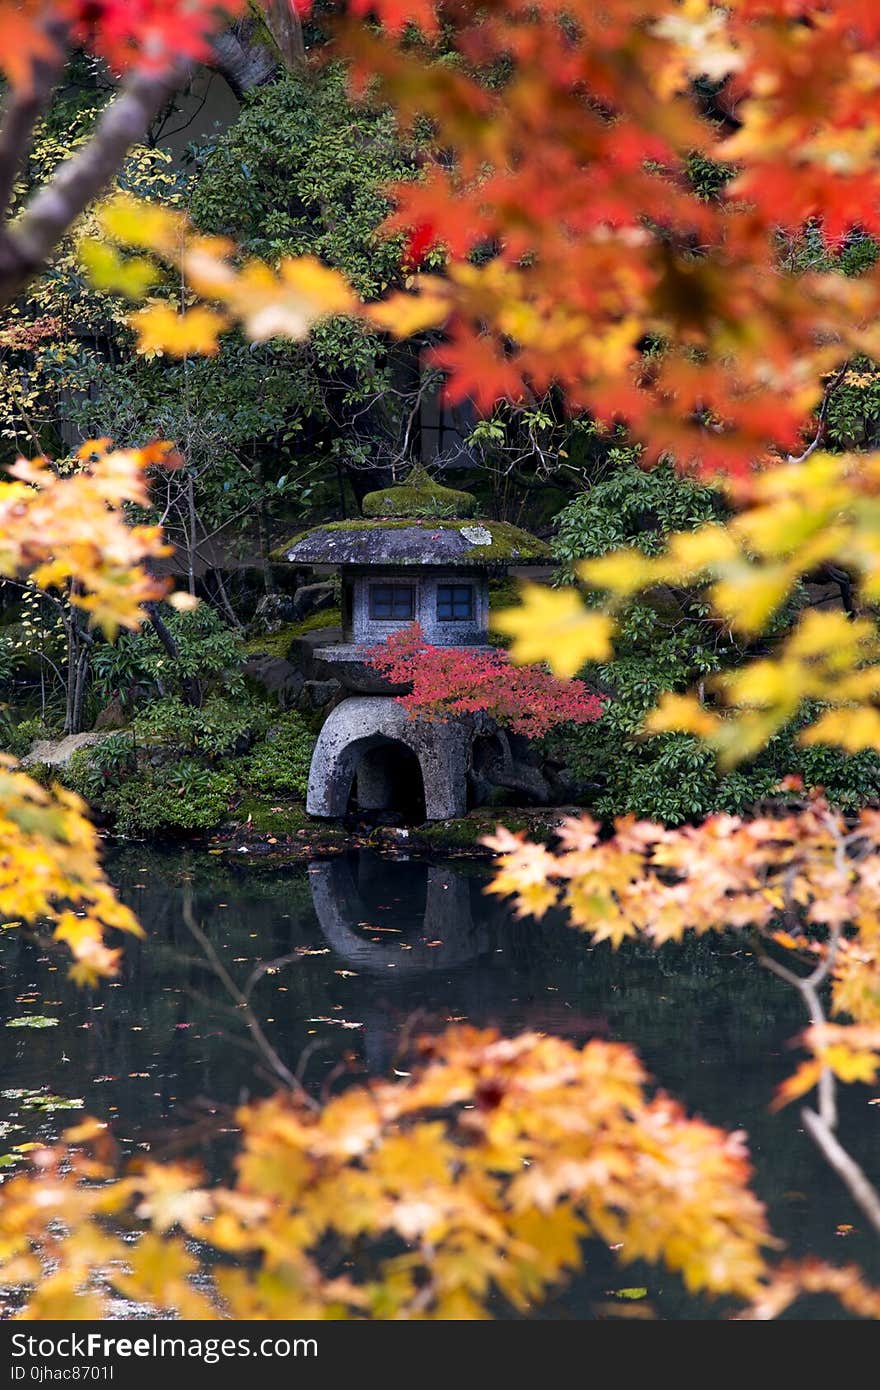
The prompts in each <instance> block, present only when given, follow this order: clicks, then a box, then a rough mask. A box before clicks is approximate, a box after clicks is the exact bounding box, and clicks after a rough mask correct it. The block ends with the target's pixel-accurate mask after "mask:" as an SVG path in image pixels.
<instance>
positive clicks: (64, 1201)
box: [0, 1027, 770, 1319]
mask: <svg viewBox="0 0 880 1390" xmlns="http://www.w3.org/2000/svg"><path fill="white" fill-rule="evenodd" d="M421 1050H422V1053H423V1060H422V1064H421V1065H420V1066H419V1067H418V1068H416V1069H415V1070H414V1072H413V1074H412V1075H411V1077H410V1078H408V1079H405V1080H402V1081H396V1082H394V1083H390V1082H378V1083H374V1084H373V1085H370V1086H360V1087H355V1088H352V1089H350V1090H347V1091H345V1092H344V1093H343V1094H342V1095H340V1096H338V1097H336V1098H334V1099H331V1100H330V1101H329V1102H327V1104H325V1105H324V1106H323V1107H322V1108H320V1109H316V1108H314V1107H313V1106H312V1105H311V1104H310V1103H309V1102H308V1101H307V1100H306V1099H305V1098H304V1097H303V1096H300V1095H296V1094H292V1095H278V1096H276V1097H274V1098H273V1099H271V1100H267V1101H263V1102H261V1103H259V1104H257V1105H253V1106H251V1107H248V1108H247V1109H245V1110H243V1111H242V1112H241V1113H240V1115H239V1123H240V1124H241V1127H242V1131H243V1141H242V1149H241V1153H240V1155H239V1159H238V1177H237V1181H236V1182H235V1184H234V1186H231V1187H223V1186H215V1187H210V1188H209V1187H204V1186H201V1185H200V1184H199V1179H198V1175H197V1174H196V1173H194V1171H193V1170H192V1169H191V1168H189V1167H188V1166H185V1165H170V1166H169V1165H160V1164H155V1163H151V1164H147V1165H145V1166H143V1167H142V1168H141V1169H140V1170H139V1171H137V1172H133V1173H130V1174H127V1175H124V1176H122V1177H118V1176H117V1174H116V1172H115V1168H114V1165H113V1163H112V1155H111V1153H110V1151H109V1141H108V1140H107V1137H106V1134H105V1132H104V1130H103V1126H101V1125H99V1124H97V1123H96V1122H94V1121H92V1122H88V1123H87V1124H86V1125H85V1126H79V1127H77V1129H75V1130H73V1131H71V1132H70V1133H69V1134H68V1135H67V1136H66V1138H67V1143H66V1144H63V1145H60V1146H58V1147H57V1148H55V1149H46V1150H42V1151H40V1152H38V1153H37V1154H35V1155H34V1156H33V1157H34V1164H35V1168H34V1171H33V1173H31V1174H24V1175H22V1176H20V1177H16V1178H13V1179H12V1180H11V1181H9V1182H8V1183H7V1184H5V1185H4V1188H3V1206H4V1226H3V1235H2V1238H0V1269H2V1271H3V1280H4V1283H25V1284H28V1285H31V1286H33V1292H32V1293H31V1294H30V1296H29V1298H28V1300H27V1303H26V1305H25V1309H24V1312H23V1316H24V1317H26V1318H40V1319H44V1318H48V1317H61V1318H81V1317H94V1316H100V1315H101V1312H102V1311H103V1309H104V1307H105V1299H106V1297H107V1295H108V1293H109V1292H110V1291H111V1290H115V1291H116V1292H117V1293H121V1294H123V1295H125V1296H126V1297H129V1298H133V1299H136V1300H138V1301H139V1302H146V1303H148V1304H150V1305H151V1306H152V1307H154V1308H157V1309H174V1310H176V1311H178V1312H179V1313H180V1314H181V1315H182V1316H183V1317H195V1318H213V1317H218V1316H232V1317H235V1318H272V1317H284V1318H291V1317H294V1318H309V1317H319V1318H324V1317H364V1316H370V1317H377V1318H475V1317H484V1316H486V1315H487V1305H488V1303H489V1300H490V1297H491V1296H492V1295H493V1293H494V1292H500V1293H501V1294H503V1295H504V1297H505V1298H506V1299H508V1300H509V1301H510V1302H511V1303H512V1304H513V1305H514V1306H515V1307H516V1308H518V1309H520V1310H525V1309H526V1308H527V1307H528V1306H529V1305H530V1304H531V1303H532V1302H534V1301H535V1300H536V1299H537V1298H539V1297H540V1296H541V1295H542V1294H543V1293H544V1292H545V1290H546V1289H547V1288H548V1286H550V1285H551V1284H554V1283H556V1282H558V1281H559V1280H560V1279H562V1278H563V1277H564V1275H565V1273H566V1272H567V1271H569V1270H570V1269H572V1268H573V1267H575V1266H576V1265H577V1264H578V1263H579V1260H580V1245H581V1241H582V1240H583V1239H584V1238H585V1237H588V1236H594V1237H598V1238H599V1239H601V1240H602V1241H603V1242H605V1243H606V1244H608V1245H613V1246H615V1247H617V1246H620V1250H619V1257H620V1258H621V1259H622V1260H623V1261H624V1262H625V1263H629V1262H631V1261H633V1260H638V1259H647V1260H650V1261H661V1262H663V1263H664V1264H666V1265H667V1267H669V1268H670V1269H673V1270H675V1271H677V1272H679V1273H680V1274H681V1276H682V1277H683V1279H684V1281H685V1283H686V1285H687V1286H688V1288H689V1289H691V1290H694V1291H697V1290H701V1291H705V1292H707V1293H710V1294H730V1295H734V1296H736V1297H738V1298H742V1299H750V1298H755V1297H757V1296H758V1294H759V1293H760V1290H761V1287H762V1280H763V1278H764V1276H765V1274H766V1270H765V1265H764V1257H763V1249H764V1247H765V1246H767V1245H768V1244H769V1243H770V1237H769V1233H768V1230H767V1226H766V1222H765V1218H764V1212H763V1208H762V1206H761V1204H760V1202H758V1200H757V1199H756V1198H755V1197H754V1195H753V1194H752V1192H751V1191H750V1189H749V1185H748V1180H749V1176H750V1165H749V1161H748V1156H747V1153H746V1149H745V1144H744V1140H743V1136H742V1135H740V1134H726V1133H725V1132H724V1131H722V1130H719V1129H716V1128H715V1127H714V1126H712V1125H708V1124H705V1123H703V1122H702V1121H700V1120H694V1119H690V1118H688V1117H687V1116H686V1115H685V1114H684V1113H683V1111H682V1110H681V1108H680V1107H679V1106H678V1105H677V1104H676V1103H675V1102H674V1101H672V1100H670V1099H669V1098H668V1097H666V1096H663V1095H658V1096H654V1097H651V1096H649V1094H648V1092H647V1090H646V1077H645V1075H644V1072H643V1071H642V1068H641V1066H640V1065H639V1062H638V1061H637V1059H636V1057H635V1056H634V1054H633V1053H632V1052H631V1051H630V1049H629V1048H627V1047H625V1046H622V1045H618V1044H610V1043H605V1042H590V1043H588V1044H587V1045H586V1046H585V1047H583V1048H577V1047H575V1046H573V1045H572V1044H571V1043H568V1042H564V1041H562V1040H560V1039H557V1038H547V1037H542V1036H540V1035H536V1034H533V1033H527V1034H523V1035H521V1036H519V1037H517V1038H513V1039H505V1038H500V1037H498V1036H497V1034H495V1033H491V1032H479V1031H477V1030H475V1029H471V1028H462V1027H460V1028H455V1029H452V1030H450V1031H449V1032H447V1033H446V1034H444V1035H443V1036H441V1037H440V1038H437V1039H434V1040H430V1041H429V1040H423V1042H422V1044H421ZM83 1144H95V1146H96V1148H95V1153H94V1154H91V1155H90V1154H87V1153H84V1152H83V1150H82V1145H83ZM108 1178H115V1179H116V1180H115V1181H111V1182H107V1181H106V1179H108ZM96 1180H100V1181H97V1182H96ZM107 1216H110V1217H111V1218H112V1223H115V1222H118V1221H119V1220H120V1219H121V1218H122V1217H123V1216H124V1217H125V1220H126V1222H131V1223H133V1224H134V1226H135V1229H136V1230H138V1231H139V1232H140V1235H139V1238H138V1239H137V1240H136V1241H134V1242H132V1241H130V1240H125V1241H123V1240H121V1239H120V1238H117V1237H114V1236H112V1235H109V1234H108V1233H107V1227H106V1225H105V1223H104V1220H103V1218H105V1217H107ZM112 1223H111V1224H112ZM334 1235H335V1236H337V1237H341V1238H342V1242H343V1246H344V1247H347V1244H348V1242H350V1241H351V1240H352V1239H357V1240H358V1241H359V1244H360V1248H361V1252H362V1256H363V1257H364V1258H362V1260H360V1261H359V1265H358V1268H359V1270H360V1271H361V1272H360V1273H356V1272H354V1270H353V1269H352V1268H351V1267H350V1266H344V1267H343V1266H340V1267H338V1268H331V1269H329V1270H328V1269H327V1268H325V1266H324V1264H322V1263H321V1261H320V1260H319V1251H320V1250H321V1249H322V1248H323V1249H324V1250H325V1251H326V1248H327V1238H328V1237H330V1236H334ZM186 1240H189V1242H190V1247H189V1249H187V1247H186V1245H185V1244H184V1242H185V1241H186ZM192 1241H197V1242H198V1243H199V1245H198V1248H199V1250H200V1252H201V1255H200V1256H199V1257H197V1256H195V1255H194V1254H193V1253H190V1252H191V1250H192ZM218 1255H219V1256H220V1257H221V1259H220V1261H219V1262H218V1260H217V1256H218ZM229 1255H232V1256H234V1257H235V1260H236V1264H235V1266H234V1267H229V1265H228V1263H226V1262H224V1260H223V1259H222V1257H223V1256H229ZM364 1270H365V1271H366V1272H363V1271H364ZM47 1271H48V1272H47ZM197 1272H198V1273H200V1274H201V1276H202V1277H201V1280H200V1281H199V1282H200V1284H201V1288H199V1289H197V1288H195V1287H194V1286H193V1283H192V1282H191V1276H192V1275H193V1274H195V1273H197Z"/></svg>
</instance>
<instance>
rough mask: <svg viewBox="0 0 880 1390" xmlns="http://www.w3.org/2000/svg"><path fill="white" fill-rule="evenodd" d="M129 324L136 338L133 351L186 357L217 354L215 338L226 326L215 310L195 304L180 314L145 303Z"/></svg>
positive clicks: (146, 354)
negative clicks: (199, 354)
mask: <svg viewBox="0 0 880 1390" xmlns="http://www.w3.org/2000/svg"><path fill="white" fill-rule="evenodd" d="M129 323H130V324H131V326H132V327H133V328H134V329H135V330H136V332H137V335H138V344H137V350H138V352H140V353H143V354H144V355H145V356H150V355H154V354H156V353H168V355H169V356H170V357H188V356H190V354H194V353H203V354H207V355H209V356H211V355H213V354H214V353H216V352H218V351H219V347H220V345H219V342H218V339H219V336H220V334H221V333H222V332H223V330H224V329H225V328H228V327H229V319H228V318H227V316H226V315H225V314H219V313H217V311H216V310H215V309H208V308H206V307H205V306H204V305H202V304H197V305H196V306H195V308H193V309H186V310H185V311H184V312H183V313H182V314H179V313H177V311H176V310H175V309H173V308H171V306H170V305H168V304H148V305H147V306H146V307H145V308H143V309H139V310H138V311H137V313H135V314H132V315H131V316H130V318H129Z"/></svg>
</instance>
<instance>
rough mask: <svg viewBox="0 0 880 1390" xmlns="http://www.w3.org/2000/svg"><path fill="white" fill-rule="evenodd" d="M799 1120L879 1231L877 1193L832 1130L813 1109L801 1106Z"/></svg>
mask: <svg viewBox="0 0 880 1390" xmlns="http://www.w3.org/2000/svg"><path fill="white" fill-rule="evenodd" d="M801 1119H802V1120H803V1122H804V1124H805V1126H806V1128H807V1130H808V1131H809V1133H810V1136H811V1138H812V1139H813V1141H814V1142H815V1144H816V1145H817V1147H818V1149H819V1151H820V1152H821V1154H822V1156H823V1157H824V1158H825V1159H826V1160H827V1162H828V1163H829V1164H830V1165H831V1167H832V1168H833V1169H834V1171H835V1173H837V1175H838V1177H839V1178H841V1179H842V1180H843V1183H844V1186H845V1187H846V1189H847V1191H848V1192H849V1194H850V1196H851V1197H852V1199H853V1201H854V1202H855V1203H856V1205H857V1206H858V1207H859V1208H860V1209H861V1211H862V1212H863V1213H864V1215H865V1216H866V1217H867V1219H868V1220H869V1221H870V1223H871V1225H872V1226H873V1227H874V1230H875V1231H877V1232H878V1234H880V1193H878V1192H877V1190H876V1188H874V1187H873V1186H872V1185H871V1183H870V1182H869V1181H868V1179H867V1178H866V1177H865V1174H864V1173H863V1172H862V1170H861V1168H860V1167H859V1165H858V1164H857V1163H856V1161H855V1159H854V1158H853V1157H852V1156H851V1155H850V1154H848V1153H847V1151H846V1149H845V1148H844V1147H843V1145H842V1144H841V1143H840V1142H839V1140H838V1139H837V1136H836V1135H835V1134H834V1132H833V1131H832V1129H831V1128H830V1127H829V1126H828V1125H827V1124H826V1123H825V1121H824V1120H823V1119H821V1117H820V1116H819V1115H817V1114H816V1112H815V1110H810V1109H808V1108H807V1107H806V1106H805V1107H804V1109H803V1110H802V1111H801Z"/></svg>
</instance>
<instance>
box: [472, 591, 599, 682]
mask: <svg viewBox="0 0 880 1390" xmlns="http://www.w3.org/2000/svg"><path fill="white" fill-rule="evenodd" d="M520 594H521V596H522V604H521V606H520V607H519V608H505V609H502V611H501V612H500V613H495V614H493V616H492V619H491V622H492V626H493V628H495V630H496V631H497V632H503V633H505V634H506V635H507V636H508V637H512V638H513V643H512V645H511V649H510V654H511V657H512V659H513V660H514V661H515V662H517V663H519V664H522V665H526V664H528V663H529V662H533V661H546V662H547V664H548V665H549V667H550V669H551V670H552V671H553V672H554V674H555V675H557V676H563V677H565V676H573V675H574V674H575V672H576V671H579V670H580V668H581V667H582V666H583V665H584V662H586V661H605V660H607V659H608V657H609V656H610V655H611V633H612V630H613V622H612V619H611V618H610V617H609V616H608V614H607V613H599V612H595V611H593V610H591V609H589V608H586V607H585V606H584V603H583V600H582V599H581V597H580V595H579V593H578V591H577V589H574V588H564V589H550V588H548V587H547V586H546V585H543V584H523V585H522V586H521V588H520Z"/></svg>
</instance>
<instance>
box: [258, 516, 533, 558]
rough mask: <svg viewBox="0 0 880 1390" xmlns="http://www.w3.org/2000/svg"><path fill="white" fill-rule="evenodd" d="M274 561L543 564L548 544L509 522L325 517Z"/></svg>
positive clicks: (282, 549) (274, 554)
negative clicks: (339, 518) (333, 519)
mask: <svg viewBox="0 0 880 1390" xmlns="http://www.w3.org/2000/svg"><path fill="white" fill-rule="evenodd" d="M272 558H273V559H274V560H287V561H289V562H290V563H291V564H300V565H303V564H304V565H315V564H331V565H384V566H386V567H387V566H396V565H443V566H446V565H453V566H459V565H461V566H474V567H477V568H481V569H482V568H492V567H494V566H496V565H498V566H504V565H546V564H551V563H552V562H553V557H552V555H551V553H550V547H549V546H548V545H547V543H546V542H545V541H542V540H539V539H538V537H537V536H533V535H531V534H530V532H528V531H523V530H521V529H520V527H519V526H513V525H511V523H510V522H508V521H483V520H482V519H480V520H477V521H471V522H468V521H466V520H464V519H460V518H456V519H455V520H450V519H448V518H443V519H437V520H420V519H419V518H416V517H413V518H411V519H409V520H406V519H403V518H390V519H389V518H382V519H381V520H379V519H374V518H358V519H357V520H355V521H329V522H325V523H324V524H323V525H321V526H313V527H312V528H311V529H310V530H308V531H301V532H300V533H299V534H298V535H296V536H292V537H291V539H290V540H289V541H286V542H285V543H284V545H280V546H278V548H277V549H276V550H274V551H273V552H272Z"/></svg>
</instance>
